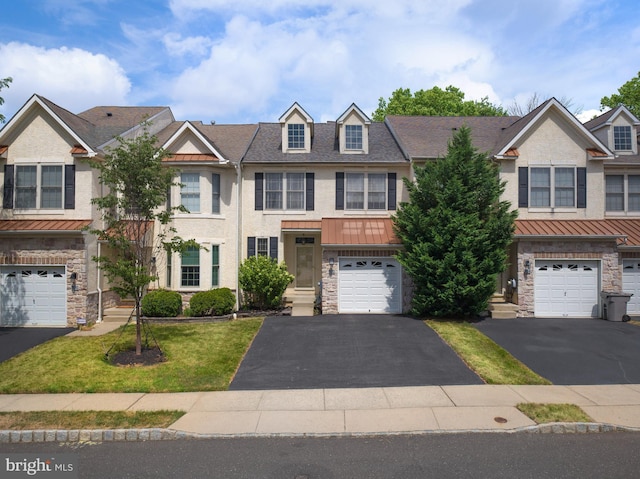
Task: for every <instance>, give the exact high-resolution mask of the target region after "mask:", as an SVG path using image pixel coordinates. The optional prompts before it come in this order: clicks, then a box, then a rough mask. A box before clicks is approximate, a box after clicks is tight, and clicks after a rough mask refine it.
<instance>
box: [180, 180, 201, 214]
mask: <svg viewBox="0 0 640 479" xmlns="http://www.w3.org/2000/svg"><path fill="white" fill-rule="evenodd" d="M180 182H181V183H182V187H181V188H180V204H181V205H182V206H184V207H185V208H186V209H187V210H188V211H189V212H190V213H200V173H182V174H181V176H180Z"/></svg>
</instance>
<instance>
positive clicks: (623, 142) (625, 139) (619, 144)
mask: <svg viewBox="0 0 640 479" xmlns="http://www.w3.org/2000/svg"><path fill="white" fill-rule="evenodd" d="M632 130H633V129H632V128H631V125H614V126H613V149H614V151H633V131H632ZM618 132H619V133H618ZM627 144H628V145H629V148H625V147H626V146H627Z"/></svg>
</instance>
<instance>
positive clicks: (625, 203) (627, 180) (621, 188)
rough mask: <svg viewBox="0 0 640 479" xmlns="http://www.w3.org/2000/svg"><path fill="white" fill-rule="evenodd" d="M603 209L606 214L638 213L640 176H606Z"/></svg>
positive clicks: (639, 207)
mask: <svg viewBox="0 0 640 479" xmlns="http://www.w3.org/2000/svg"><path fill="white" fill-rule="evenodd" d="M605 183H606V185H605V208H606V211H608V212H625V211H626V212H640V175H607V176H606V178H605Z"/></svg>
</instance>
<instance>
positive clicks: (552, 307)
mask: <svg viewBox="0 0 640 479" xmlns="http://www.w3.org/2000/svg"><path fill="white" fill-rule="evenodd" d="M599 279H600V276H599V269H598V261H593V260H585V261H583V260H577V259H572V260H536V263H535V278H534V284H535V292H534V294H535V301H534V302H535V305H534V308H535V311H534V314H535V315H536V317H543V318H544V317H546V318H550V317H560V318H562V317H570V318H597V317H599V316H600V308H599V296H600V288H599V284H600V281H599Z"/></svg>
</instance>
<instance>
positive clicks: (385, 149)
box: [243, 122, 407, 163]
mask: <svg viewBox="0 0 640 479" xmlns="http://www.w3.org/2000/svg"><path fill="white" fill-rule="evenodd" d="M281 128H282V126H281V125H280V124H279V123H260V125H259V128H258V131H257V133H256V136H255V138H254V140H253V141H252V142H251V146H250V147H249V150H248V151H247V154H246V155H245V158H244V159H243V162H244V163H301V162H304V163H406V161H407V160H406V159H405V157H404V155H403V154H402V151H401V150H400V148H399V146H398V144H397V143H396V141H395V139H394V138H393V136H392V135H391V132H390V131H389V129H388V128H387V126H386V125H385V124H384V123H372V124H371V125H370V126H369V153H366V154H356V155H351V154H350V155H345V154H341V153H340V149H339V146H338V138H337V137H336V124H335V122H327V123H319V124H315V125H314V136H313V138H312V140H311V153H283V152H282V133H281Z"/></svg>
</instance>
